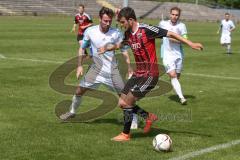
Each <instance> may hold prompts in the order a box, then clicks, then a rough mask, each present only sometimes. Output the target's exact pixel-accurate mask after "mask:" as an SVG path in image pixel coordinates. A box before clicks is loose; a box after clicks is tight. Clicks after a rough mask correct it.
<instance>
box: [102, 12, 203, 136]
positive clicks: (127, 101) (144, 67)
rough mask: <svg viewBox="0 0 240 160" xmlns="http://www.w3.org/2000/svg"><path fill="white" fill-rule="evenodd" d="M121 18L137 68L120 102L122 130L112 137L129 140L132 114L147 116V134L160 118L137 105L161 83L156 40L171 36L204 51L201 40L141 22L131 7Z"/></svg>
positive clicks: (126, 39) (125, 87)
mask: <svg viewBox="0 0 240 160" xmlns="http://www.w3.org/2000/svg"><path fill="white" fill-rule="evenodd" d="M118 20H119V22H120V24H121V26H123V27H124V29H125V37H124V41H123V43H124V44H127V45H129V46H130V47H131V49H132V51H133V54H134V58H135V61H136V70H135V71H134V73H133V75H132V77H131V78H130V79H129V80H128V81H127V83H126V85H125V86H124V89H123V90H122V93H121V96H120V98H119V102H118V104H119V106H120V107H121V108H122V109H123V117H124V127H123V131H122V132H121V133H120V134H119V135H117V136H116V137H114V138H112V139H111V140H113V141H129V140H130V127H131V123H132V119H133V113H137V114H139V115H140V116H141V117H143V118H144V119H145V121H146V124H145V127H144V133H148V132H149V131H150V129H151V125H152V123H153V122H154V121H156V120H157V119H158V118H157V116H156V115H155V114H153V113H149V112H147V111H145V110H143V109H142V108H140V107H139V106H136V105H135V103H136V101H137V100H140V99H141V98H143V97H145V95H146V94H147V93H148V92H150V91H151V90H152V89H153V88H154V87H155V86H156V84H157V82H158V77H159V70H158V61H157V56H156V48H155V39H156V38H162V37H166V36H168V37H172V38H175V39H178V40H179V41H181V42H183V43H186V44H187V45H189V46H190V47H192V48H193V49H197V50H201V49H202V48H203V46H202V45H201V44H200V43H193V42H191V41H189V40H187V39H184V38H182V37H181V36H179V35H178V34H176V33H174V32H171V31H168V30H165V29H162V28H159V27H155V26H149V25H147V24H139V23H138V22H137V18H136V14H135V11H134V10H133V9H132V8H130V7H124V8H123V9H121V11H120V12H119V14H118ZM119 47H120V46H119V45H118V44H115V45H114V46H111V47H107V46H105V47H103V49H104V48H107V50H109V51H110V50H115V49H117V48H119ZM102 53H104V52H102Z"/></svg>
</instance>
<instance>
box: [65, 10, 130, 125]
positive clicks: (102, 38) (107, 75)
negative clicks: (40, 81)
mask: <svg viewBox="0 0 240 160" xmlns="http://www.w3.org/2000/svg"><path fill="white" fill-rule="evenodd" d="M113 16H114V12H113V11H112V10H111V9H109V8H106V7H103V8H102V9H101V10H100V11H99V18H100V23H99V25H96V26H92V27H89V28H88V29H87V30H86V31H85V33H84V38H83V43H82V45H81V48H82V49H81V50H80V51H79V55H78V68H77V73H76V75H77V78H79V77H80V76H82V75H83V72H84V71H83V67H82V62H83V59H84V51H85V49H86V48H87V47H88V46H89V44H90V45H91V49H92V52H91V57H92V60H93V64H92V65H91V67H90V68H89V70H88V71H87V73H86V74H85V76H84V78H83V79H82V80H81V82H80V85H79V86H78V87H77V89H76V94H75V95H74V96H73V99H72V104H71V106H70V111H69V112H67V113H65V114H63V115H61V116H60V119H61V120H67V119H69V118H71V117H74V116H75V115H76V110H77V108H78V107H79V105H80V103H81V101H82V96H83V95H84V93H85V92H86V91H87V90H89V89H97V88H98V86H99V85H100V84H104V85H106V86H107V87H108V88H110V89H111V90H112V91H115V92H117V93H118V94H120V92H121V90H122V88H123V87H124V82H123V80H122V77H121V75H120V73H119V70H118V67H117V60H116V57H115V52H114V51H106V52H104V54H101V55H100V54H99V53H98V52H99V49H100V48H101V47H103V46H105V45H106V44H112V43H121V42H122V40H123V35H122V33H121V32H120V31H119V30H118V29H115V28H112V27H111V24H112V18H113ZM122 54H123V56H124V57H125V60H126V63H127V65H128V74H132V68H131V66H130V58H129V55H128V52H127V51H122Z"/></svg>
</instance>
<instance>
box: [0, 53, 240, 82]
mask: <svg viewBox="0 0 240 160" xmlns="http://www.w3.org/2000/svg"><path fill="white" fill-rule="evenodd" d="M0 59H9V60H17V61H31V62H41V63H53V64H62V63H64V61H53V60H44V59H43V60H41V59H28V58H10V57H5V56H4V55H3V54H0ZM183 74H184V75H189V76H198V77H207V78H216V79H228V80H240V78H239V77H227V76H217V75H208V74H198V73H183Z"/></svg>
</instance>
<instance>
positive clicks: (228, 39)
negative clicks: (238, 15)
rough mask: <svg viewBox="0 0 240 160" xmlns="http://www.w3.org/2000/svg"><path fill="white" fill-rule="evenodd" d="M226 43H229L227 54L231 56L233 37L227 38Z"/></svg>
mask: <svg viewBox="0 0 240 160" xmlns="http://www.w3.org/2000/svg"><path fill="white" fill-rule="evenodd" d="M226 41H227V53H228V54H231V53H232V49H231V36H230V35H229V36H228V37H227V38H226Z"/></svg>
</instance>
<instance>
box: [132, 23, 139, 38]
mask: <svg viewBox="0 0 240 160" xmlns="http://www.w3.org/2000/svg"><path fill="white" fill-rule="evenodd" d="M138 28H139V23H137V29H136V31H135V32H131V33H132V35H135V34H136V33H137V31H138Z"/></svg>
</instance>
